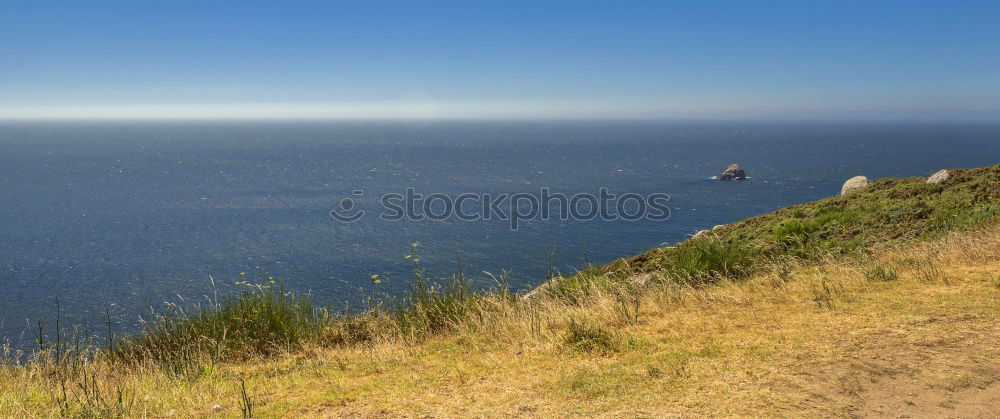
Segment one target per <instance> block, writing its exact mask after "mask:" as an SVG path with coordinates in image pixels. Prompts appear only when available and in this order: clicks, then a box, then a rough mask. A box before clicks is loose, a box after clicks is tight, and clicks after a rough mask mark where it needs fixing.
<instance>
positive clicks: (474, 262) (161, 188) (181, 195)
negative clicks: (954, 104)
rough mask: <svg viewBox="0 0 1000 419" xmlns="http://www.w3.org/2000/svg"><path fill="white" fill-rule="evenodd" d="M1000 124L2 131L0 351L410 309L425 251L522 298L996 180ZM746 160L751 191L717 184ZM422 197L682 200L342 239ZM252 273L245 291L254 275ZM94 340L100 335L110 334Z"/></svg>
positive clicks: (139, 126) (381, 223)
mask: <svg viewBox="0 0 1000 419" xmlns="http://www.w3.org/2000/svg"><path fill="white" fill-rule="evenodd" d="M998 140H1000V125H997V124H984V123H901V122H900V123H873V122H868V123H846V122H840V123H804V122H795V123H779V122H768V123H765V122H712V123H709V122H699V123H679V122H673V123H666V122H448V123H445V122H438V123H387V122H364V123H363V122H337V123H333V122H323V123H321V122H284V123H279V122H273V123H235V122H233V123H222V122H162V123H152V122H116V123H110V122H102V123H97V122H86V123H85V122H77V123H69V122H63V123H53V122H45V123H42V122H30V123H29V122H18V123H15V122H4V123H0V338H3V339H9V340H10V341H11V342H13V343H14V344H15V345H20V344H23V343H24V342H30V341H31V340H32V339H33V335H32V334H31V333H32V330H33V327H34V322H35V321H36V320H37V319H39V318H48V319H50V322H51V319H53V318H54V317H55V315H56V305H55V299H56V298H58V299H59V300H60V307H61V310H62V313H63V314H62V318H63V320H62V321H63V322H65V323H64V324H67V323H85V324H90V325H92V327H94V326H96V325H101V324H103V318H104V316H105V313H106V312H107V313H110V314H111V315H112V317H113V319H114V323H115V325H116V327H120V328H124V329H128V328H133V327H135V325H136V324H138V319H139V315H140V314H141V313H143V312H144V308H143V301H148V302H151V303H153V304H154V305H155V304H157V303H159V302H163V301H171V302H176V303H181V304H185V303H192V302H195V301H204V298H203V297H204V296H205V295H208V294H210V293H211V292H212V285H211V284H212V282H210V279H209V277H210V276H211V277H212V278H213V279H214V282H215V286H216V287H217V288H218V290H219V292H227V291H235V290H238V289H239V287H240V286H239V285H235V284H234V282H237V281H241V280H244V279H247V278H250V277H259V276H260V275H261V274H262V272H263V271H268V272H270V273H271V275H273V276H275V277H276V279H278V280H282V281H284V283H285V285H286V287H287V288H289V289H291V290H294V291H296V292H308V293H311V294H312V295H313V296H314V298H315V299H318V300H320V301H328V302H332V303H333V304H335V305H340V304H343V303H353V304H355V305H357V304H358V303H359V302H360V301H362V300H363V299H364V298H366V296H368V295H369V294H370V293H371V286H372V284H371V280H370V275H372V274H379V275H380V278H381V279H382V283H381V284H380V289H381V290H382V291H384V292H388V293H395V294H398V293H401V292H402V290H404V289H405V287H406V286H407V285H408V283H409V281H410V279H411V274H410V270H411V268H412V265H411V264H410V261H409V260H407V259H404V255H406V254H408V253H410V252H411V251H412V248H411V246H410V244H411V243H413V242H419V243H420V246H419V247H418V248H417V251H418V252H419V253H420V257H421V259H422V263H423V265H424V266H425V268H426V269H427V271H428V272H429V273H430V274H432V275H435V276H445V275H448V274H450V273H452V272H454V270H455V265H456V262H458V261H460V262H461V264H462V265H463V268H464V270H465V271H466V272H469V273H472V274H473V276H475V277H476V281H477V284H479V285H480V286H483V287H486V286H490V285H491V280H489V279H488V278H487V277H486V276H485V275H483V274H479V272H482V271H489V272H495V273H496V272H499V271H501V270H504V269H510V270H511V271H512V285H513V286H514V287H515V288H517V289H526V288H529V287H531V286H533V285H537V284H538V283H540V282H541V281H542V280H543V279H544V278H545V272H546V270H547V269H548V266H549V265H548V259H549V257H548V256H549V253H550V251H553V252H554V253H553V255H554V256H553V260H554V262H555V264H556V266H557V267H558V268H559V269H560V270H561V271H563V272H572V270H573V269H576V268H580V267H582V266H584V265H585V264H586V263H604V262H608V261H611V260H613V259H615V258H617V257H622V256H629V255H632V254H635V253H638V252H642V251H644V250H646V249H649V248H652V247H657V246H659V245H661V244H663V243H673V242H676V241H679V240H682V239H684V238H685V237H687V236H688V235H689V234H691V233H693V232H695V231H696V230H698V229H704V228H711V227H712V226H714V225H716V224H724V223H728V222H732V221H736V220H740V219H743V218H746V217H750V216H753V215H757V214H761V213H765V212H768V211H772V210H774V209H777V208H780V207H783V206H787V205H791V204H796V203H802V202H807V201H812V200H815V199H819V198H823V197H825V196H829V195H833V194H836V193H837V192H838V191H839V188H840V185H841V183H842V182H843V181H844V180H845V179H847V178H849V177H851V176H855V175H859V174H863V175H867V176H868V177H869V178H878V177H886V176H893V177H896V176H926V175H927V174H929V173H932V172H934V171H936V170H938V169H942V168H954V167H976V166H985V165H992V164H996V163H998V160H1000V147H998ZM732 162H739V163H741V164H742V165H743V166H744V167H745V168H746V170H747V174H748V176H750V179H749V180H747V181H743V182H720V181H713V180H711V179H710V177H711V176H713V175H715V174H717V173H718V172H720V171H721V170H722V169H724V168H725V167H726V165H728V164H729V163H732ZM408 187H412V188H414V189H415V190H417V191H419V192H421V193H424V194H429V193H443V194H446V195H449V196H456V195H458V194H460V193H465V192H469V193H492V194H501V193H509V194H513V193H521V192H524V193H531V194H536V195H537V193H538V191H539V188H541V187H547V188H550V189H551V190H552V191H553V192H558V193H563V194H566V195H572V194H577V193H596V192H597V190H598V188H600V187H606V188H608V190H609V191H611V192H614V193H618V194H621V193H626V192H631V193H638V194H643V195H644V194H650V193H666V194H669V195H670V200H669V201H668V202H669V207H670V209H671V217H670V218H669V219H667V220H665V221H651V220H640V221H623V220H618V221H601V220H590V221H574V220H549V221H541V220H535V221H528V222H524V223H522V225H521V226H520V228H519V229H518V230H516V231H512V230H511V229H510V228H509V223H508V222H506V221H503V220H492V221H461V220H458V219H454V218H453V219H448V220H444V221H430V220H422V221H405V220H404V221H385V220H381V219H379V218H378V217H377V216H371V215H369V216H367V217H364V218H362V219H361V220H359V221H357V222H354V223H340V222H337V221H336V220H334V219H333V218H332V217H330V215H329V214H328V212H329V211H330V210H331V209H334V208H338V207H339V206H340V205H341V201H342V199H344V198H346V197H352V193H353V192H354V191H356V190H362V191H364V194H363V196H361V197H355V198H356V205H357V208H358V209H365V210H367V211H370V212H374V213H376V214H377V213H378V212H379V207H378V205H379V202H378V201H379V200H378V197H379V196H381V195H382V194H384V193H390V192H397V193H401V192H403V191H404V190H405V189H406V188H408ZM241 272H244V273H245V274H244V275H241V274H240V273H241ZM94 328H97V327H94Z"/></svg>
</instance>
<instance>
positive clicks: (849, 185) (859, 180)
mask: <svg viewBox="0 0 1000 419" xmlns="http://www.w3.org/2000/svg"><path fill="white" fill-rule="evenodd" d="M865 186H868V178H866V177H864V176H855V177H852V178H850V179H847V182H844V186H842V187H841V188H840V194H841V195H843V194H846V193H848V192H850V191H855V190H858V189H861V188H864V187H865Z"/></svg>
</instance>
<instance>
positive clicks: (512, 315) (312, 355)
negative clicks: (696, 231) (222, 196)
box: [0, 166, 1000, 417]
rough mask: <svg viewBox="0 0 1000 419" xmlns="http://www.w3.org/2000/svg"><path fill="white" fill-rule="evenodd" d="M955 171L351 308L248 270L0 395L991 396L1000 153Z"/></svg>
mask: <svg viewBox="0 0 1000 419" xmlns="http://www.w3.org/2000/svg"><path fill="white" fill-rule="evenodd" d="M952 173H953V178H952V180H951V181H949V182H948V183H947V184H945V185H943V186H940V185H927V184H926V183H924V182H923V179H922V178H912V179H883V180H878V181H876V182H874V183H873V184H871V185H869V186H868V187H866V188H865V189H862V190H859V191H855V192H852V193H850V194H848V195H845V196H842V197H831V198H828V199H824V200H821V201H817V202H814V203H809V204H805V205H799V206H793V207H789V208H786V209H782V210H779V211H777V212H774V213H771V214H765V215H762V216H760V217H755V218H751V219H748V220H745V221H742V222H739V223H734V224H731V225H728V226H725V227H723V228H720V229H717V230H715V231H714V232H712V234H709V235H706V236H702V237H700V238H698V239H691V240H687V241H685V242H683V243H680V244H678V245H677V246H674V247H671V248H663V249H655V250H651V251H649V252H647V253H645V254H643V255H639V256H636V257H633V258H628V259H622V260H620V261H616V262H614V263H612V264H609V265H607V266H602V267H593V268H590V269H587V270H585V271H583V272H580V273H579V274H577V275H574V276H572V277H569V278H555V279H554V280H553V281H551V285H549V286H548V287H546V288H545V289H543V292H540V293H538V294H537V296H536V297H534V298H530V299H523V298H518V296H514V295H511V294H509V293H507V292H506V288H505V287H504V280H503V277H502V276H499V277H498V278H496V279H497V282H498V288H497V289H496V290H494V291H492V292H488V293H484V294H477V293H473V292H470V291H469V290H468V288H467V280H466V279H465V278H464V276H463V275H461V274H457V275H456V276H455V277H453V278H449V279H447V280H444V281H433V280H431V279H430V278H425V277H424V275H423V272H422V271H421V269H420V267H419V264H416V263H415V265H414V268H415V280H414V281H415V283H414V288H413V292H411V293H410V294H409V295H408V296H406V297H405V298H404V299H402V300H400V301H388V302H383V303H381V304H376V305H374V306H373V307H372V308H371V310H370V311H368V312H365V313H362V314H359V315H345V316H338V315H336V313H330V312H328V311H324V310H322V309H319V308H317V307H314V306H312V303H311V302H310V301H308V299H306V298H303V297H299V296H295V295H289V293H287V292H286V291H284V290H281V289H280V288H267V287H268V285H262V286H260V287H258V288H257V289H256V290H255V291H253V292H249V293H247V294H244V295H242V296H239V297H234V298H232V299H229V300H224V301H222V302H219V303H217V304H213V305H212V306H211V307H208V308H205V309H204V310H203V311H201V312H200V313H198V314H195V315H170V316H167V315H165V316H163V317H162V318H161V319H160V320H159V321H156V322H153V323H151V327H150V329H149V330H148V331H147V332H145V333H144V334H142V335H138V336H130V337H125V338H121V339H119V340H115V341H112V343H111V346H110V347H104V349H102V350H100V351H99V352H96V353H84V352H83V351H80V352H79V353H77V354H75V352H74V351H73V349H72V348H71V347H69V346H64V347H61V349H60V347H52V346H50V347H48V348H46V350H44V351H42V352H41V353H39V354H36V356H35V358H34V360H33V361H32V362H31V363H29V364H27V365H8V366H6V367H3V368H2V369H0V416H3V417H14V416H18V417H20V416H59V415H68V416H93V417H107V416H179V417H187V416H199V415H212V414H218V415H220V416H237V417H238V416H241V415H243V414H244V413H245V412H246V410H252V411H253V413H254V414H255V415H256V416H258V417H276V416H284V417H303V416H305V417H308V416H315V417H329V416H428V415H430V416H460V415H461V416H469V415H475V416H538V417H544V416H552V415H599V414H600V415H619V416H672V415H684V416H719V415H738V416H774V415H782V416H795V415H801V416H817V415H827V416H857V415H874V414H882V415H893V416H928V415H935V416H952V417H984V416H995V415H996V414H997V413H998V412H997V408H996V407H995V406H998V405H1000V364H998V363H997V361H996V359H998V355H1000V346H997V345H996V342H998V341H1000V323H998V320H1000V225H998V223H997V222H996V217H997V215H998V214H1000V213H998V207H997V202H1000V201H998V199H1000V166H994V167H988V168H981V169H971V170H956V171H953V172H952ZM418 251H419V249H418V248H415V249H414V252H415V253H416V252H418ZM412 259H413V260H417V259H419V258H417V257H414V258H412ZM374 279H375V278H373V280H374ZM74 354H75V355H74Z"/></svg>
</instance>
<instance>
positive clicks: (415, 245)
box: [410, 242, 420, 248]
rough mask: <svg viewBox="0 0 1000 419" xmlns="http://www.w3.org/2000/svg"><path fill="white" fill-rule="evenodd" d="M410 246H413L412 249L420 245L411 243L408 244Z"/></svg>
mask: <svg viewBox="0 0 1000 419" xmlns="http://www.w3.org/2000/svg"><path fill="white" fill-rule="evenodd" d="M410 246H413V247H414V248H416V247H417V246H420V243H418V242H413V243H410Z"/></svg>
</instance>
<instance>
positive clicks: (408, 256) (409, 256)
mask: <svg viewBox="0 0 1000 419" xmlns="http://www.w3.org/2000/svg"><path fill="white" fill-rule="evenodd" d="M404 257H405V258H406V259H409V258H412V257H413V255H406V256H404Z"/></svg>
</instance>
